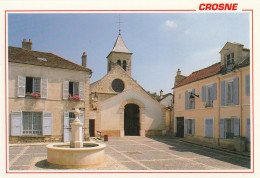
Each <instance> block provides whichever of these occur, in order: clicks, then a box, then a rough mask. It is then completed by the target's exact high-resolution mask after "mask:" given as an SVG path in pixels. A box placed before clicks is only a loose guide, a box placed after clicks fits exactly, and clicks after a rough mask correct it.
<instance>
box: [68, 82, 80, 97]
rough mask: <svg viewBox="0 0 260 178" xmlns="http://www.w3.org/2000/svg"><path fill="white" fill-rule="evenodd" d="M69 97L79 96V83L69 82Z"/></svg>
mask: <svg viewBox="0 0 260 178" xmlns="http://www.w3.org/2000/svg"><path fill="white" fill-rule="evenodd" d="M69 95H70V96H75V95H79V82H69Z"/></svg>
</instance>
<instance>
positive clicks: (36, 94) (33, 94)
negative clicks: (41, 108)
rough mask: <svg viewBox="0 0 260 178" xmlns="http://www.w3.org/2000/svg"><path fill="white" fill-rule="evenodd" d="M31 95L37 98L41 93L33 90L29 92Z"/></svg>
mask: <svg viewBox="0 0 260 178" xmlns="http://www.w3.org/2000/svg"><path fill="white" fill-rule="evenodd" d="M31 96H32V97H33V98H35V99H38V98H40V97H41V93H40V92H33V93H31Z"/></svg>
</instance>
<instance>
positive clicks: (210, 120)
mask: <svg viewBox="0 0 260 178" xmlns="http://www.w3.org/2000/svg"><path fill="white" fill-rule="evenodd" d="M213 121H214V120H213V119H209V137H213V135H214V130H213V129H214V127H213V125H214V123H213Z"/></svg>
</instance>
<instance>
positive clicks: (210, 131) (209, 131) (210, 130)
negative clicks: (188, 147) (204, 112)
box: [204, 118, 214, 137]
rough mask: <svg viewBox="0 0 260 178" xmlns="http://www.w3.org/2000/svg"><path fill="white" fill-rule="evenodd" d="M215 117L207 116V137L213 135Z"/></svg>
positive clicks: (205, 124)
mask: <svg viewBox="0 0 260 178" xmlns="http://www.w3.org/2000/svg"><path fill="white" fill-rule="evenodd" d="M213 121H214V120H213V118H206V119H205V121H204V129H205V137H213V135H214V122H213Z"/></svg>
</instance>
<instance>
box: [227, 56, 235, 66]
mask: <svg viewBox="0 0 260 178" xmlns="http://www.w3.org/2000/svg"><path fill="white" fill-rule="evenodd" d="M226 61H227V66H229V65H231V64H234V53H231V54H228V55H227V57H226Z"/></svg>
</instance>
